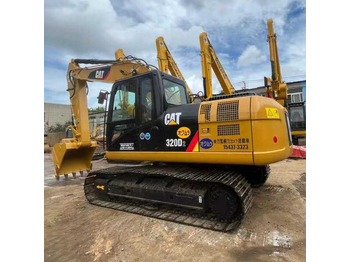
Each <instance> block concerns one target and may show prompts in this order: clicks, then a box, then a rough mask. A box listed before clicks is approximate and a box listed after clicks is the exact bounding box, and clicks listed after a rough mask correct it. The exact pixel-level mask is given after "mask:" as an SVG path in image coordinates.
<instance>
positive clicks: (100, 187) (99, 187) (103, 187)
mask: <svg viewBox="0 0 350 262" xmlns="http://www.w3.org/2000/svg"><path fill="white" fill-rule="evenodd" d="M96 188H97V189H102V190H105V186H96Z"/></svg>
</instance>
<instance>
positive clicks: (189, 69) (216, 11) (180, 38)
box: [44, 0, 306, 107]
mask: <svg viewBox="0 0 350 262" xmlns="http://www.w3.org/2000/svg"><path fill="white" fill-rule="evenodd" d="M44 8H45V9H44V10H45V12H44V16H45V17H44V19H45V20H44V32H45V33H44V40H45V42H44V47H45V53H44V60H45V61H44V88H45V90H44V101H45V102H47V103H59V104H69V95H68V92H66V91H65V90H66V88H67V82H66V70H67V66H68V63H69V61H70V60H71V59H72V58H95V59H114V52H115V51H116V50H117V49H120V48H121V49H123V50H124V53H125V55H133V56H136V57H139V58H142V59H144V60H146V61H147V62H148V63H150V64H153V65H156V66H157V65H158V62H157V51H156V44H155V40H156V38H157V37H159V36H163V37H164V40H165V42H166V44H167V46H168V48H169V50H170V52H171V53H172V55H173V57H174V59H175V61H176V63H177V65H178V67H179V68H180V70H181V72H182V74H183V75H184V77H185V79H186V81H187V83H188V85H189V87H190V88H191V90H192V93H197V92H198V91H201V90H203V81H202V72H201V59H200V46H199V35H200V33H202V32H207V33H208V37H209V39H210V42H211V44H212V45H213V47H214V49H215V51H216V53H217V56H218V57H219V59H220V61H221V63H222V65H223V66H224V68H225V71H226V73H227V75H228V77H229V78H230V81H231V83H233V85H234V87H235V89H237V90H239V89H241V88H242V87H244V86H246V87H247V88H254V87H257V86H262V85H263V78H264V76H271V67H270V61H269V49H268V42H267V41H266V39H267V25H266V21H267V19H269V18H272V19H273V21H274V29H275V32H276V34H277V44H278V51H279V58H280V64H281V73H282V79H283V80H284V81H286V82H289V81H297V80H305V79H306V2H305V0H304V1H292V0H279V1H276V0H260V1H254V0H221V1H215V0H193V1H190V0H177V1H176V0H170V1H168V0H148V1H142V0H134V1H130V0H128V1H124V0H110V1H109V0H99V1H93V0H60V1H58V0H45V6H44ZM213 76H214V77H213V79H214V81H213V85H214V90H213V92H214V93H219V92H220V90H221V88H220V85H219V83H218V81H217V80H216V78H215V75H213ZM110 88H111V85H110V84H101V83H91V84H90V83H89V96H88V106H89V107H97V106H98V104H97V99H96V97H97V95H98V93H99V91H100V89H106V90H110Z"/></svg>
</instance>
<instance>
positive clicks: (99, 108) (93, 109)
mask: <svg viewBox="0 0 350 262" xmlns="http://www.w3.org/2000/svg"><path fill="white" fill-rule="evenodd" d="M104 111H105V109H104V107H103V106H98V107H96V108H89V112H104Z"/></svg>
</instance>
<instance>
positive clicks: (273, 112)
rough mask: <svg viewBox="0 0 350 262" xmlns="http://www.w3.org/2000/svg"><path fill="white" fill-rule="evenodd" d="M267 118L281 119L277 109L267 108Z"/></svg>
mask: <svg viewBox="0 0 350 262" xmlns="http://www.w3.org/2000/svg"><path fill="white" fill-rule="evenodd" d="M265 109H266V116H267V118H277V119H279V118H280V113H279V112H278V109H277V108H274V107H266V108H265Z"/></svg>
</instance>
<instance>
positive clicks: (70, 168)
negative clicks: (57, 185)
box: [52, 139, 97, 179]
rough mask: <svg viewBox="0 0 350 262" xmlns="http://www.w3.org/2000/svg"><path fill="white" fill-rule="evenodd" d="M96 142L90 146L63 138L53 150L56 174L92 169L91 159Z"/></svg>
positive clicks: (92, 142)
mask: <svg viewBox="0 0 350 262" xmlns="http://www.w3.org/2000/svg"><path fill="white" fill-rule="evenodd" d="M96 145H97V144H96V142H95V141H91V145H90V146H79V145H78V143H77V142H75V141H72V140H70V139H63V140H62V143H59V144H56V145H54V147H53V151H52V160H53V163H54V166H55V176H56V178H57V179H58V178H59V176H60V175H68V174H70V173H73V174H75V173H76V172H80V171H86V170H90V169H91V160H92V157H93V154H94V152H95V149H96Z"/></svg>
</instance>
